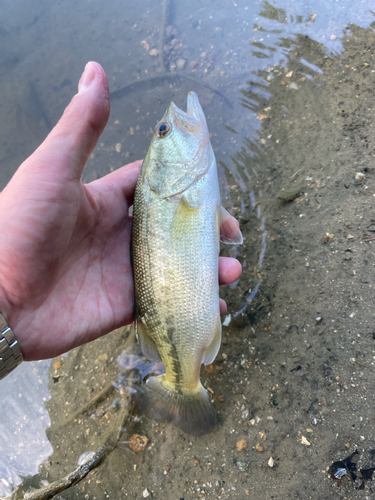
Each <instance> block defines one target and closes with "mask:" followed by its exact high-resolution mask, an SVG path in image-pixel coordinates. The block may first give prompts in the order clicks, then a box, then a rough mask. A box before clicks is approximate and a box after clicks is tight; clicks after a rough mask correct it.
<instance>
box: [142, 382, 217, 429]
mask: <svg viewBox="0 0 375 500" xmlns="http://www.w3.org/2000/svg"><path fill="white" fill-rule="evenodd" d="M165 381H166V378H165V375H160V376H158V377H149V378H148V379H147V382H146V383H145V384H143V385H141V386H139V387H137V392H136V394H135V401H136V403H137V406H138V407H139V409H140V410H141V411H142V412H143V413H144V415H146V417H148V418H150V419H153V420H156V421H158V422H169V423H171V424H172V425H174V426H175V427H177V428H178V429H181V430H182V431H183V432H186V433H187V434H192V435H194V436H203V435H204V434H208V433H209V432H212V431H213V430H214V427H215V424H216V415H215V410H214V408H213V406H212V403H211V400H210V397H209V395H208V393H207V391H206V390H205V389H204V387H203V386H202V385H201V384H200V383H199V387H198V389H197V391H194V392H192V391H189V392H186V393H184V392H183V391H172V390H171V389H170V387H169V386H168V385H167V384H166V383H165Z"/></svg>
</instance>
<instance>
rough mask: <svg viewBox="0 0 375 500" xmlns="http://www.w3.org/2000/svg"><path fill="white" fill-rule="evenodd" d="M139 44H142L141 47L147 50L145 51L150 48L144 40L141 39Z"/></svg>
mask: <svg viewBox="0 0 375 500" xmlns="http://www.w3.org/2000/svg"><path fill="white" fill-rule="evenodd" d="M141 45H142V47H143V48H144V49H145V50H147V52H148V51H149V50H150V46H149V44H148V43H147V42H146V40H142V41H141Z"/></svg>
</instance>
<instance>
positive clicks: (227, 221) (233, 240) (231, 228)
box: [220, 207, 243, 245]
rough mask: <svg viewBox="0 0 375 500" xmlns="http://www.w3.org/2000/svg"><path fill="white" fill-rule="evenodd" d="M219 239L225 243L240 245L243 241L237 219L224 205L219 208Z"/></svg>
mask: <svg viewBox="0 0 375 500" xmlns="http://www.w3.org/2000/svg"><path fill="white" fill-rule="evenodd" d="M220 241H221V242H222V243H225V244H227V245H242V243H243V237H242V233H241V230H240V226H239V224H238V222H237V220H236V219H235V218H234V217H232V216H231V215H230V213H228V212H227V211H226V210H225V208H224V207H221V210H220Z"/></svg>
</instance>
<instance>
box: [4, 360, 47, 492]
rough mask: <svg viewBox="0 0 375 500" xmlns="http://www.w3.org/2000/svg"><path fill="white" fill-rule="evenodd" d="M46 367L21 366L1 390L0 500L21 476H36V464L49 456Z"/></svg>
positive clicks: (29, 364)
mask: <svg viewBox="0 0 375 500" xmlns="http://www.w3.org/2000/svg"><path fill="white" fill-rule="evenodd" d="M49 364H50V362H49V361H39V362H33V363H27V364H26V363H23V364H22V365H21V366H20V367H19V369H18V370H16V371H14V372H12V373H11V374H10V375H9V376H8V377H7V379H6V387H4V389H3V387H2V388H1V389H2V390H1V400H0V413H1V416H2V418H1V421H0V434H1V455H0V498H2V497H7V496H8V495H9V494H10V493H11V492H12V489H13V486H14V485H18V484H20V483H21V476H28V475H33V474H37V473H38V467H39V465H40V464H41V463H42V462H43V461H44V460H46V459H47V458H48V457H49V456H50V455H51V453H52V446H51V444H50V442H49V441H48V439H47V436H46V429H47V427H49V425H50V419H49V415H48V412H47V410H46V408H45V402H46V401H47V400H48V399H49V398H50V393H49V391H48V388H47V384H48V366H49ZM2 385H4V383H3V384H2Z"/></svg>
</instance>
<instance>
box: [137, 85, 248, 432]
mask: <svg viewBox="0 0 375 500" xmlns="http://www.w3.org/2000/svg"><path fill="white" fill-rule="evenodd" d="M220 227H221V228H222V235H220ZM223 228H224V231H223ZM228 235H229V236H230V237H228ZM220 241H223V242H224V243H232V244H241V243H242V234H241V231H240V230H239V225H238V223H237V221H235V219H234V218H232V217H231V216H230V215H229V213H228V212H227V211H226V210H225V209H224V208H223V207H222V206H221V200H220V189H219V181H218V174H217V168H216V160H215V155H214V151H213V149H212V146H211V143H210V136H209V132H208V127H207V122H206V118H205V115H204V112H203V110H202V107H201V105H200V103H199V100H198V97H197V95H196V94H195V93H194V92H189V94H188V97H187V111H186V112H184V111H182V110H181V109H179V108H178V107H177V106H176V105H175V104H174V103H173V102H172V103H171V104H170V106H169V107H168V109H167V110H166V112H165V114H164V116H163V118H162V119H161V121H160V122H159V123H158V124H157V125H156V127H155V130H154V134H153V137H152V140H151V143H150V146H149V149H148V151H147V154H146V156H145V158H144V161H143V164H142V168H141V171H140V174H139V178H138V181H137V185H136V190H135V196H134V206H133V229H132V247H133V250H132V253H133V271H134V284H135V303H136V321H135V327H136V333H137V337H138V341H139V344H140V347H141V350H142V353H143V354H144V355H145V356H146V358H148V359H149V360H151V361H155V362H162V363H163V364H164V366H165V373H163V374H162V375H158V376H149V377H148V378H147V380H146V382H145V383H144V384H142V385H140V386H138V387H137V391H136V395H135V401H136V404H137V406H138V407H139V409H140V410H141V411H142V412H143V414H144V415H145V416H146V417H148V418H150V419H153V420H156V421H160V422H169V423H171V424H173V425H174V426H175V427H177V428H179V429H180V430H182V431H183V432H185V433H187V434H192V435H196V436H202V435H204V434H207V433H209V432H211V431H212V430H213V429H214V427H215V423H216V415H215V411H214V408H213V405H212V403H211V399H210V396H209V394H208V392H207V391H206V389H205V388H204V387H203V385H202V383H201V381H200V370H201V366H202V364H204V365H209V364H211V363H212V362H213V361H214V359H215V357H216V355H217V353H218V351H219V349H220V344H221V318H220V308H219V283H218V264H219V252H220Z"/></svg>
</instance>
